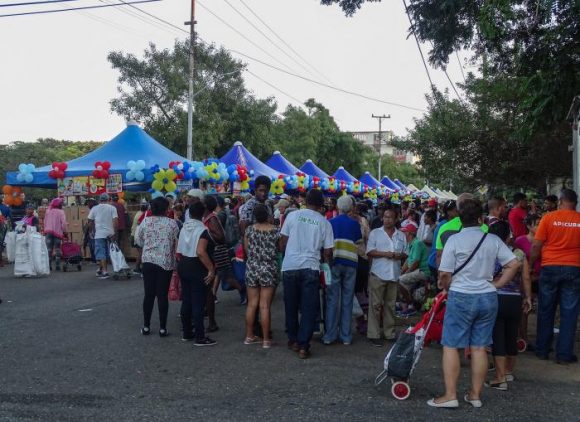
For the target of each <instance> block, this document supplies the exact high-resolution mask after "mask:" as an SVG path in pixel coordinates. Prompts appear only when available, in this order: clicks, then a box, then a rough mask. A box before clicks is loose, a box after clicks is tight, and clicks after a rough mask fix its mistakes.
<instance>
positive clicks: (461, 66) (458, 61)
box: [455, 51, 467, 83]
mask: <svg viewBox="0 0 580 422" xmlns="http://www.w3.org/2000/svg"><path fill="white" fill-rule="evenodd" d="M455 57H457V63H459V70H461V76H463V82H464V83H466V82H467V80H466V79H465V73H464V72H463V65H462V64H461V60H459V53H458V52H457V51H456V52H455Z"/></svg>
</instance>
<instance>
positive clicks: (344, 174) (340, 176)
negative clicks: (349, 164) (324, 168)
mask: <svg viewBox="0 0 580 422" xmlns="http://www.w3.org/2000/svg"><path fill="white" fill-rule="evenodd" d="M333 176H334V178H335V179H337V180H344V181H345V182H347V183H351V182H352V183H354V182H358V180H357V179H356V177H354V176H353V175H352V174H350V173H349V172H348V171H346V170H345V169H344V167H343V166H340V167H339V168H338V169H337V170H336V171H335V172H334V174H333Z"/></svg>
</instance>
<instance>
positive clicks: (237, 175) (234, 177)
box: [227, 164, 253, 192]
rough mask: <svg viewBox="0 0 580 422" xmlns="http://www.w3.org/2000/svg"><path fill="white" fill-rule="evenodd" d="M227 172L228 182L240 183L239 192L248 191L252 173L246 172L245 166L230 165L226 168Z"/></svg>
mask: <svg viewBox="0 0 580 422" xmlns="http://www.w3.org/2000/svg"><path fill="white" fill-rule="evenodd" d="M227 172H228V174H229V178H230V181H232V182H240V190H241V191H242V192H247V191H249V190H250V179H251V178H252V176H253V172H252V171H248V169H247V168H246V166H241V165H239V164H231V165H229V166H228V167H227Z"/></svg>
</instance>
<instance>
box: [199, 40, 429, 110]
mask: <svg viewBox="0 0 580 422" xmlns="http://www.w3.org/2000/svg"><path fill="white" fill-rule="evenodd" d="M200 39H201V38H200ZM202 41H203V40H202ZM204 42H205V41H204ZM226 50H228V51H230V52H232V53H235V54H238V55H240V56H242V57H245V58H247V59H250V60H252V61H255V62H257V63H260V64H262V65H264V66H267V67H269V68H271V69H274V70H277V71H279V72H282V73H285V74H287V75H290V76H294V77H295V78H299V79H302V80H305V81H308V82H311V83H313V84H316V85H320V86H323V87H326V88H329V89H332V90H334V91H338V92H342V93H344V94H349V95H352V96H354V97H359V98H364V99H366V100H369V101H374V102H377V103H382V104H388V105H392V106H394V107H401V108H406V109H407V110H414V111H421V112H424V111H426V110H425V109H422V108H417V107H411V106H406V105H404V104H399V103H394V102H392V101H386V100H383V99H380V98H374V97H370V96H368V95H365V94H360V93H358V92H354V91H349V90H346V89H342V88H338V87H336V86H333V85H329V84H326V83H324V82H320V81H316V80H314V79H310V78H308V77H306V76H302V75H298V74H296V73H292V72H289V71H287V70H284V69H281V68H279V67H277V66H274V65H272V64H270V63H266V62H264V61H262V60H260V59H257V58H255V57H252V56H249V55H247V54H245V53H242V52H241V51H237V50H234V49H233V48H228V49H226Z"/></svg>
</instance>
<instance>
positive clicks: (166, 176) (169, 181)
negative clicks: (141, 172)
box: [151, 169, 177, 193]
mask: <svg viewBox="0 0 580 422" xmlns="http://www.w3.org/2000/svg"><path fill="white" fill-rule="evenodd" d="M176 179H177V173H175V171H174V170H173V169H167V170H165V169H160V170H159V171H157V173H155V174H154V175H153V183H151V187H152V188H153V189H154V191H156V192H161V191H163V190H164V191H165V192H174V191H175V190H176V189H177V185H176V184H175V180H176ZM154 193H155V192H154Z"/></svg>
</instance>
